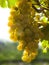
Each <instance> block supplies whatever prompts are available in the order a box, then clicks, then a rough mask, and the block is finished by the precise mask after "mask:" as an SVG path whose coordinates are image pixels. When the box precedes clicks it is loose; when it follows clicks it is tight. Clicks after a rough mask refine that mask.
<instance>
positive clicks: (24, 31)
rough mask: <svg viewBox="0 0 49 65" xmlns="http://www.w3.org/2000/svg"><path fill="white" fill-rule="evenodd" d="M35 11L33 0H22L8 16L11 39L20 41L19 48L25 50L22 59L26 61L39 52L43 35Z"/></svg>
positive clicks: (29, 60) (33, 57)
mask: <svg viewBox="0 0 49 65" xmlns="http://www.w3.org/2000/svg"><path fill="white" fill-rule="evenodd" d="M35 13H36V11H35V9H34V8H32V2H31V1H30V2H28V0H20V1H19V2H18V3H16V5H15V6H14V7H12V8H11V11H10V16H9V18H8V26H9V27H10V29H9V33H10V39H12V40H13V41H18V42H19V45H18V46H17V49H18V50H20V51H21V50H23V56H22V60H23V61H25V62H31V61H32V60H33V59H35V57H36V56H37V54H38V42H39V39H40V38H42V35H43V34H42V32H41V30H40V28H39V25H38V21H35ZM37 17H38V16H37Z"/></svg>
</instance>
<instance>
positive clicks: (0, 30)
mask: <svg viewBox="0 0 49 65" xmlns="http://www.w3.org/2000/svg"><path fill="white" fill-rule="evenodd" d="M9 12H10V9H9V8H0V40H8V41H11V40H10V39H9V33H8V29H9V27H8V25H7V23H8V17H9Z"/></svg>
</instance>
